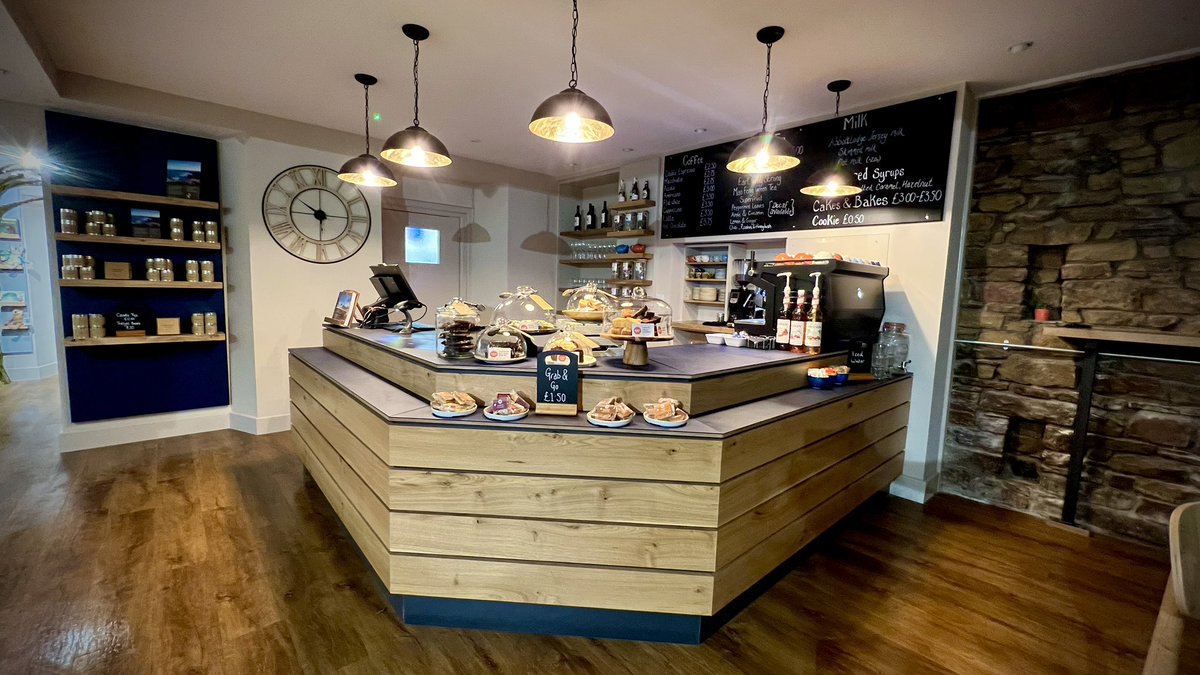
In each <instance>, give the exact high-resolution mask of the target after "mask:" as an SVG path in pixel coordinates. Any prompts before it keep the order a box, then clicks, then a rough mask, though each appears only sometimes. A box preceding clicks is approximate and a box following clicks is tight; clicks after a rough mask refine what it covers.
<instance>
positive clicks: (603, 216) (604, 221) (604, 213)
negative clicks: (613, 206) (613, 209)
mask: <svg viewBox="0 0 1200 675" xmlns="http://www.w3.org/2000/svg"><path fill="white" fill-rule="evenodd" d="M600 227H601V229H603V228H605V227H608V200H607V199H606V200H604V208H602V209H600Z"/></svg>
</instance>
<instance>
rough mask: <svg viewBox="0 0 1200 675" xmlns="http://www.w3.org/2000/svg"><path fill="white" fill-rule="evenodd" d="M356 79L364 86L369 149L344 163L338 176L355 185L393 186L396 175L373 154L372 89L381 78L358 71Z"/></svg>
mask: <svg viewBox="0 0 1200 675" xmlns="http://www.w3.org/2000/svg"><path fill="white" fill-rule="evenodd" d="M354 79H355V80H357V81H358V83H359V84H361V85H362V86H363V139H364V140H365V141H366V145H367V151H366V152H364V153H363V154H361V155H359V156H358V157H355V158H353V159H350V160H348V161H347V162H346V163H345V164H343V165H342V168H341V170H340V171H338V178H341V179H342V180H344V181H346V182H347V183H354V184H355V185H366V186H368V187H392V186H393V185H395V184H396V177H395V176H393V175H392V171H391V169H389V168H387V165H386V164H384V163H383V162H381V161H379V160H378V159H376V158H375V156H374V155H372V154H371V125H370V123H369V121H368V120H370V119H371V97H370V90H371V87H372V85H374V84H376V83H377V82H379V80H377V79H375V76H374V75H367V74H366V73H358V74H357V75H355V76H354Z"/></svg>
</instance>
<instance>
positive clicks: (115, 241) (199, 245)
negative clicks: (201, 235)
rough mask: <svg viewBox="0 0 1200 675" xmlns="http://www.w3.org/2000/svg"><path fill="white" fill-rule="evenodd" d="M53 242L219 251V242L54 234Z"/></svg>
mask: <svg viewBox="0 0 1200 675" xmlns="http://www.w3.org/2000/svg"><path fill="white" fill-rule="evenodd" d="M54 239H55V241H71V242H75V243H78V244H104V245H108V246H113V245H119V246H156V247H159V248H194V249H200V250H204V251H220V250H221V244H220V242H213V243H209V242H205V241H175V240H174V239H152V238H149V237H103V236H96V235H94V234H63V233H62V232H55V233H54Z"/></svg>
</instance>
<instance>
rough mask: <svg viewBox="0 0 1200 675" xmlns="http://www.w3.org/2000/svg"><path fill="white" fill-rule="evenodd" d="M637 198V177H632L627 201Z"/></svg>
mask: <svg viewBox="0 0 1200 675" xmlns="http://www.w3.org/2000/svg"><path fill="white" fill-rule="evenodd" d="M637 198H638V186H637V178H634V179H633V185H631V186H630V187H629V201H631V202H632V201H634V200H636V199H637Z"/></svg>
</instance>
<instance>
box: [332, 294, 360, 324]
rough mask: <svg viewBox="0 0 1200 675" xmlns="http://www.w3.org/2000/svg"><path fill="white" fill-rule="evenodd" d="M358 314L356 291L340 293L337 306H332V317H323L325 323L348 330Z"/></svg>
mask: <svg viewBox="0 0 1200 675" xmlns="http://www.w3.org/2000/svg"><path fill="white" fill-rule="evenodd" d="M358 314H359V311H358V291H351V290H346V291H342V292H341V293H338V299H337V304H336V305H334V306H333V316H327V317H325V323H327V324H330V325H333V326H341V327H342V328H349V327H350V323H351V322H352V321H354V320H355V318H356V317H357V316H358Z"/></svg>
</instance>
